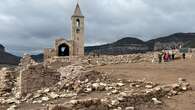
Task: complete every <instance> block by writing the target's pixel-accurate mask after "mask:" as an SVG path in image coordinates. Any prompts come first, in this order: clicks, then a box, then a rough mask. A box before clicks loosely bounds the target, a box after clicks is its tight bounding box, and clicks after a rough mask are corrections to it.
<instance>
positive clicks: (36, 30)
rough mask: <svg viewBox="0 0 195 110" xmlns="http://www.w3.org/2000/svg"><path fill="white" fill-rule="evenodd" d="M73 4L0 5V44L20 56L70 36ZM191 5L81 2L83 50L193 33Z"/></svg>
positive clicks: (149, 0)
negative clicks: (125, 38) (125, 37)
mask: <svg viewBox="0 0 195 110" xmlns="http://www.w3.org/2000/svg"><path fill="white" fill-rule="evenodd" d="M75 5H76V0H1V2H0V7H1V8H0V43H1V44H3V45H5V46H6V47H7V50H8V51H10V52H14V53H15V54H17V55H21V54H23V53H24V52H30V53H34V54H36V53H39V52H41V51H42V49H43V48H46V47H51V46H52V45H53V40H54V39H55V38H57V37H65V38H67V39H68V38H69V37H70V28H71V24H70V23H71V19H70V17H71V15H72V14H73V11H74V8H75ZM194 5H195V1H194V0H161V1H160V0H101V1H100V0H80V6H81V10H82V12H83V14H84V15H85V17H86V19H85V20H86V21H85V22H86V45H96V44H101V43H107V42H113V41H115V40H117V39H120V38H121V37H122V36H121V35H124V34H132V35H137V36H132V37H138V38H140V39H142V40H149V39H152V38H156V37H160V36H164V35H169V34H172V33H175V32H194V31H195V22H194V18H195V12H194V10H195V7H194Z"/></svg>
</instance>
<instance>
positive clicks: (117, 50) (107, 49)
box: [85, 37, 149, 55]
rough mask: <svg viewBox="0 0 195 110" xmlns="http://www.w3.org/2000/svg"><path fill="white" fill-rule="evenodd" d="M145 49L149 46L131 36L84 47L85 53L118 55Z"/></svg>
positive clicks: (139, 51)
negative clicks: (108, 42)
mask: <svg viewBox="0 0 195 110" xmlns="http://www.w3.org/2000/svg"><path fill="white" fill-rule="evenodd" d="M146 51H149V48H148V46H147V45H146V44H145V42H144V41H142V40H139V39H137V38H131V37H126V38H123V39H120V40H118V41H116V42H114V43H110V44H105V45H100V46H90V47H86V48H85V52H86V54H90V53H99V54H111V55H118V54H129V53H141V52H146Z"/></svg>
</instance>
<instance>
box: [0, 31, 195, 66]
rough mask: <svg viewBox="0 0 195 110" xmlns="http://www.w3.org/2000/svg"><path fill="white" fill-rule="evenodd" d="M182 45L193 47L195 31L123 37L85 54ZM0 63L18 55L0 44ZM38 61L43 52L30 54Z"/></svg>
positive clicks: (13, 60)
mask: <svg viewBox="0 0 195 110" xmlns="http://www.w3.org/2000/svg"><path fill="white" fill-rule="evenodd" d="M180 45H183V47H186V48H191V47H193V48H195V33H175V34H171V35H169V36H164V37H159V38H156V39H151V40H148V41H143V40H140V39H138V38H133V37H125V38H121V39H119V40H117V41H115V42H113V43H107V44H103V45H98V46H87V47H85V54H86V55H88V54H105V55H121V54H131V53H144V52H149V51H154V50H162V49H171V48H175V47H179V46H180ZM0 58H1V59H0V64H14V65H15V64H18V63H19V59H20V57H18V56H15V55H12V53H8V52H5V47H4V46H3V45H1V44H0ZM32 58H33V59H35V60H36V61H38V62H42V61H43V53H40V54H38V55H32Z"/></svg>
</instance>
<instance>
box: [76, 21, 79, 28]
mask: <svg viewBox="0 0 195 110" xmlns="http://www.w3.org/2000/svg"><path fill="white" fill-rule="evenodd" d="M76 26H77V28H80V20H79V19H77V20H76Z"/></svg>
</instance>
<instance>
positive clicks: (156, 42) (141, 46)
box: [85, 33, 195, 55]
mask: <svg viewBox="0 0 195 110" xmlns="http://www.w3.org/2000/svg"><path fill="white" fill-rule="evenodd" d="M194 43H195V33H176V34H172V35H169V36H165V37H160V38H157V39H152V40H149V41H146V42H144V41H142V40H139V39H136V38H131V37H127V38H123V39H120V40H118V41H116V42H114V43H111V44H105V45H100V46H90V47H86V48H85V52H86V54H92V53H99V54H112V55H119V54H129V53H143V52H148V51H153V50H162V49H171V48H178V47H180V45H181V46H183V47H189V48H190V47H195V44H194Z"/></svg>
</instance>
